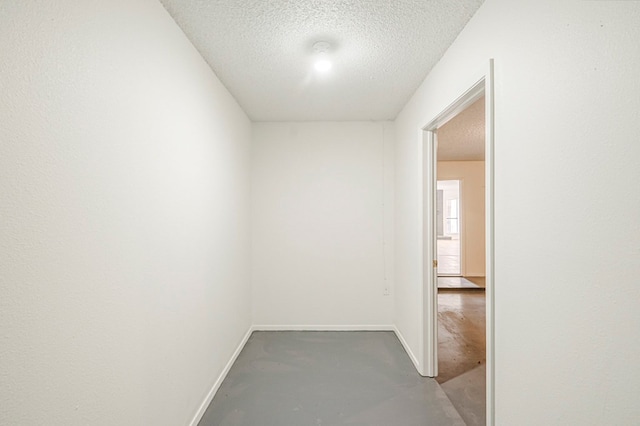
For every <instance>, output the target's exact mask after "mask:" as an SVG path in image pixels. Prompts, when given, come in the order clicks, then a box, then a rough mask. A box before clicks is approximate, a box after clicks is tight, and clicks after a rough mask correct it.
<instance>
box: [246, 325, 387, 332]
mask: <svg viewBox="0 0 640 426" xmlns="http://www.w3.org/2000/svg"><path fill="white" fill-rule="evenodd" d="M394 329H395V327H394V326H393V325H276V324H259V325H254V326H253V330H254V331H394Z"/></svg>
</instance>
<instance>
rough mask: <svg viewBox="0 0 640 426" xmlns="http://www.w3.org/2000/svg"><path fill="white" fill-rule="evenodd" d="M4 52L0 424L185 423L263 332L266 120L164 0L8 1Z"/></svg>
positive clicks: (0, 38) (0, 28)
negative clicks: (257, 237) (239, 98)
mask: <svg viewBox="0 0 640 426" xmlns="http://www.w3.org/2000/svg"><path fill="white" fill-rule="evenodd" d="M0 52H2V53H1V55H2V60H1V61H0V85H1V86H2V87H1V93H2V96H0V141H1V143H0V199H1V200H2V202H1V203H0V216H1V217H2V220H1V221H0V360H1V361H0V383H1V385H0V406H1V407H2V408H1V409H0V424H3V425H41V424H48V425H89V424H90V425H136V426H138V425H183V424H186V423H187V422H189V421H190V420H191V418H192V417H193V416H194V414H195V413H196V410H197V408H198V406H199V404H201V403H202V402H203V400H204V398H205V396H206V394H207V392H208V391H209V390H210V389H211V386H212V385H213V383H214V381H215V379H216V378H217V377H218V375H219V374H220V372H221V371H222V369H223V367H224V365H225V363H226V362H227V361H228V360H229V358H230V356H231V354H232V353H233V351H234V349H235V347H236V346H237V345H238V343H239V342H240V341H241V339H242V337H243V335H244V333H245V332H246V331H247V330H248V328H249V326H250V283H249V268H248V259H249V254H250V253H249V245H250V240H249V235H248V224H249V215H248V206H249V183H250V182H249V160H250V153H249V144H250V132H251V127H250V126H251V125H250V122H249V120H248V119H247V117H246V116H245V114H244V113H243V112H242V111H241V110H240V108H239V107H238V105H237V104H236V102H235V101H234V99H233V98H232V97H231V96H230V95H229V93H228V92H227V91H226V90H225V88H224V87H223V86H222V85H221V84H220V82H219V81H218V79H217V78H216V77H215V76H214V75H213V74H212V72H211V70H210V68H209V67H208V66H207V65H206V63H205V62H204V61H203V60H202V59H201V57H200V55H199V54H198V53H197V52H196V50H195V49H194V48H193V47H192V46H191V44H190V43H189V42H188V40H187V39H186V38H185V36H184V35H183V33H182V32H181V31H180V29H179V28H178V27H177V26H176V25H175V24H174V22H173V20H172V19H171V18H170V17H169V16H168V14H167V13H166V12H165V10H164V9H163V8H162V6H161V5H160V3H158V2H157V1H154V0H135V1H132V0H126V1H125V0H119V1H109V2H104V1H97V0H96V1H91V0H89V1H82V2H78V1H71V0H64V1H63V0H61V1H56V2H47V1H38V2H23V1H17V0H16V1H3V2H2V3H1V4H0Z"/></svg>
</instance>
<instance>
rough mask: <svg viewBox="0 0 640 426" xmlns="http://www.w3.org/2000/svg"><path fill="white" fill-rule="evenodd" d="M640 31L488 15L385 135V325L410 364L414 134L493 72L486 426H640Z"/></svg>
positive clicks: (574, 15) (584, 12)
mask: <svg viewBox="0 0 640 426" xmlns="http://www.w3.org/2000/svg"><path fill="white" fill-rule="evenodd" d="M639 22H640V3H639V2H631V1H619V2H616V1H588V2H586V1H563V2H552V1H543V2H540V1H527V2H519V3H518V4H517V6H515V5H514V4H513V2H510V1H506V0H487V1H486V2H485V3H484V5H483V6H482V7H481V8H480V9H479V11H478V13H477V14H476V15H475V16H474V18H472V19H471V21H470V22H469V24H468V25H467V26H466V28H465V29H464V30H463V31H462V33H461V34H460V35H459V37H458V39H457V40H456V41H455V42H454V44H453V45H452V46H451V48H450V49H449V50H448V51H447V53H446V54H445V55H444V56H443V58H442V60H441V61H440V62H439V64H438V65H437V66H436V67H435V68H434V69H433V71H432V72H431V73H430V74H429V76H428V77H427V79H426V80H425V81H424V83H423V84H422V86H421V87H420V89H419V90H418V91H417V92H416V94H415V95H414V96H413V98H412V100H411V101H410V102H409V103H408V104H407V106H406V107H405V108H404V110H403V111H402V112H401V114H400V115H399V116H398V118H397V120H396V143H397V145H396V146H397V149H396V155H395V158H396V167H395V170H396V191H395V199H396V208H395V221H396V224H397V226H396V228H395V229H396V240H395V241H396V245H395V259H396V280H395V294H396V324H397V326H398V328H399V329H400V330H401V332H402V333H403V336H404V337H405V339H406V341H407V343H408V345H409V346H410V347H411V348H413V349H414V350H415V351H416V352H417V348H418V347H419V345H420V339H419V336H420V333H421V322H420V315H419V314H420V312H419V304H420V300H419V299H420V298H419V297H418V296H419V294H420V292H419V289H420V285H421V275H420V272H421V270H420V259H421V254H422V250H421V245H420V243H421V238H420V236H421V206H422V202H421V200H422V194H421V176H422V175H421V161H422V148H421V141H422V134H421V131H420V128H421V127H422V126H424V125H425V124H426V123H428V122H429V121H430V120H431V119H433V118H434V117H435V116H436V115H437V114H438V113H439V112H440V111H442V110H443V109H445V108H446V107H447V105H448V104H449V103H450V102H451V101H452V100H454V99H456V98H457V97H458V96H459V95H460V94H461V93H462V92H463V91H464V90H466V89H467V88H468V87H470V86H471V85H472V84H473V83H474V79H475V76H476V71H477V70H481V69H482V68H483V67H485V65H486V63H487V60H488V59H489V58H495V67H496V68H495V81H496V90H495V108H496V110H495V126H496V127H495V135H496V136H495V197H496V199H495V245H496V247H495V249H496V253H495V273H496V276H495V310H496V329H495V339H496V341H495V357H496V363H495V372H496V387H495V392H496V394H495V401H496V424H497V425H569V424H571V425H578V424H579V425H604V424H629V425H630V424H637V423H638V421H639V420H640V405H639V404H638V401H637V397H638V395H640V369H639V368H638V367H637V360H638V359H640V340H639V339H638V331H639V330H640V315H638V301H640V286H638V285H637V280H638V275H639V274H640V222H639V221H638V217H639V216H640V196H639V195H638V189H637V183H638V182H640V163H639V160H638V159H639V158H640V144H639V143H638V135H639V134H640V120H638V118H637V115H638V111H640V79H638V69H640V49H638V40H639V39H640V25H638V23H639ZM619 182H626V183H627V185H625V186H620V185H619V184H618V183H619ZM559 205H562V206H563V207H562V208H563V214H562V215H561V216H559V215H558V206H559ZM612 205H616V206H617V209H616V221H617V223H618V225H619V228H618V229H616V230H613V229H612V227H611V220H612V217H611V215H612V210H611V206H612Z"/></svg>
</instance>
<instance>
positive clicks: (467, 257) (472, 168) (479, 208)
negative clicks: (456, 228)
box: [437, 161, 485, 277]
mask: <svg viewBox="0 0 640 426" xmlns="http://www.w3.org/2000/svg"><path fill="white" fill-rule="evenodd" d="M437 172H438V180H449V179H450V180H460V181H461V187H460V208H461V216H462V221H461V225H462V230H463V234H462V237H461V240H460V251H461V262H460V267H461V269H462V275H464V276H466V277H484V275H485V236H484V230H485V214H484V212H485V209H484V198H485V191H484V189H485V184H484V182H485V181H484V161H438V168H437Z"/></svg>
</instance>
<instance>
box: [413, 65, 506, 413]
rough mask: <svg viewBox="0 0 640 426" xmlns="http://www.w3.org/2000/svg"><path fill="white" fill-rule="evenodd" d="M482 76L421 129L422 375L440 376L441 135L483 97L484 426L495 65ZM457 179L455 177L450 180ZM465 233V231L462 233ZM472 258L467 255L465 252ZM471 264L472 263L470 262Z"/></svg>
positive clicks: (489, 361) (490, 328) (489, 367)
mask: <svg viewBox="0 0 640 426" xmlns="http://www.w3.org/2000/svg"><path fill="white" fill-rule="evenodd" d="M478 75H479V78H478V80H477V81H476V83H475V84H473V85H472V86H471V87H470V88H469V89H468V90H467V91H466V92H464V93H463V94H462V95H461V96H459V97H458V98H457V99H453V100H452V102H451V104H450V105H449V106H448V107H447V108H445V109H444V110H442V111H441V112H440V113H439V114H438V115H436V116H435V117H434V118H433V119H432V120H431V121H429V123H428V124H427V125H426V126H425V127H424V128H423V131H424V132H423V135H424V139H423V152H424V157H423V172H424V176H423V177H424V180H423V182H424V197H423V224H424V226H423V247H424V258H423V298H422V306H423V313H424V321H423V323H422V325H421V328H422V330H423V334H422V347H421V354H422V358H421V359H422V371H421V373H422V374H423V375H425V376H430V377H437V376H438V326H439V321H438V285H437V282H438V264H439V262H438V257H437V256H438V247H437V241H438V240H437V211H436V205H437V180H438V179H440V180H445V179H444V178H442V177H440V176H438V139H439V137H440V135H439V134H438V132H439V129H441V128H442V127H443V126H444V125H445V124H446V123H447V122H449V121H450V120H452V119H453V118H454V117H456V116H457V115H458V114H459V113H461V112H462V111H464V110H465V109H467V108H468V107H469V106H470V105H472V104H473V103H474V102H476V101H478V100H479V99H481V98H483V96H484V101H482V102H483V103H484V107H485V117H484V124H485V131H484V134H485V138H484V142H485V143H484V148H483V151H484V156H485V164H484V167H483V168H484V177H483V178H482V179H481V181H482V182H481V183H482V184H484V191H483V193H482V194H481V197H482V198H483V199H484V201H485V215H484V220H482V222H483V223H484V228H483V230H484V232H485V236H486V238H485V243H484V247H485V250H484V251H483V254H484V259H483V262H482V264H483V265H484V268H485V271H484V275H485V280H484V287H485V297H484V308H483V309H481V310H482V311H484V318H485V321H486V322H485V324H484V326H481V328H483V329H484V332H485V333H484V335H485V339H486V340H485V341H486V344H485V357H486V364H485V366H484V368H485V371H486V373H484V377H485V380H486V384H485V390H486V393H485V395H486V396H485V398H484V401H483V402H484V404H483V406H484V407H485V408H486V417H485V420H486V421H485V422H483V423H481V424H487V425H494V412H495V402H494V382H495V374H494V365H495V358H494V349H493V345H494V321H495V315H494V301H493V298H494V291H493V276H494V262H493V258H494V254H493V253H494V219H493V199H494V189H493V184H494V175H493V170H494V157H493V155H494V154H493V140H494V139H493V135H494V130H493V111H494V109H493V61H492V60H490V61H489V65H488V67H486V68H485V69H484V70H483V72H481V73H479V74H478ZM446 180H454V179H446ZM459 180H462V185H461V187H463V188H465V187H466V186H467V183H468V182H467V180H465V179H459ZM460 199H461V202H460V203H459V204H458V209H459V210H460V213H461V214H460V215H459V218H458V219H459V221H460V223H459V226H460V228H464V221H465V220H467V219H465V216H466V215H465V213H464V211H462V209H461V208H460V207H461V206H464V204H465V202H464V196H461V198H460ZM463 235H464V232H463ZM465 253H467V251H466V249H465V247H464V245H461V256H460V257H461V272H462V273H463V272H464V269H465V260H463V259H465V257H468V256H465ZM467 254H468V253H467ZM466 263H467V264H468V263H469V262H468V259H467V261H466Z"/></svg>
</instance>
